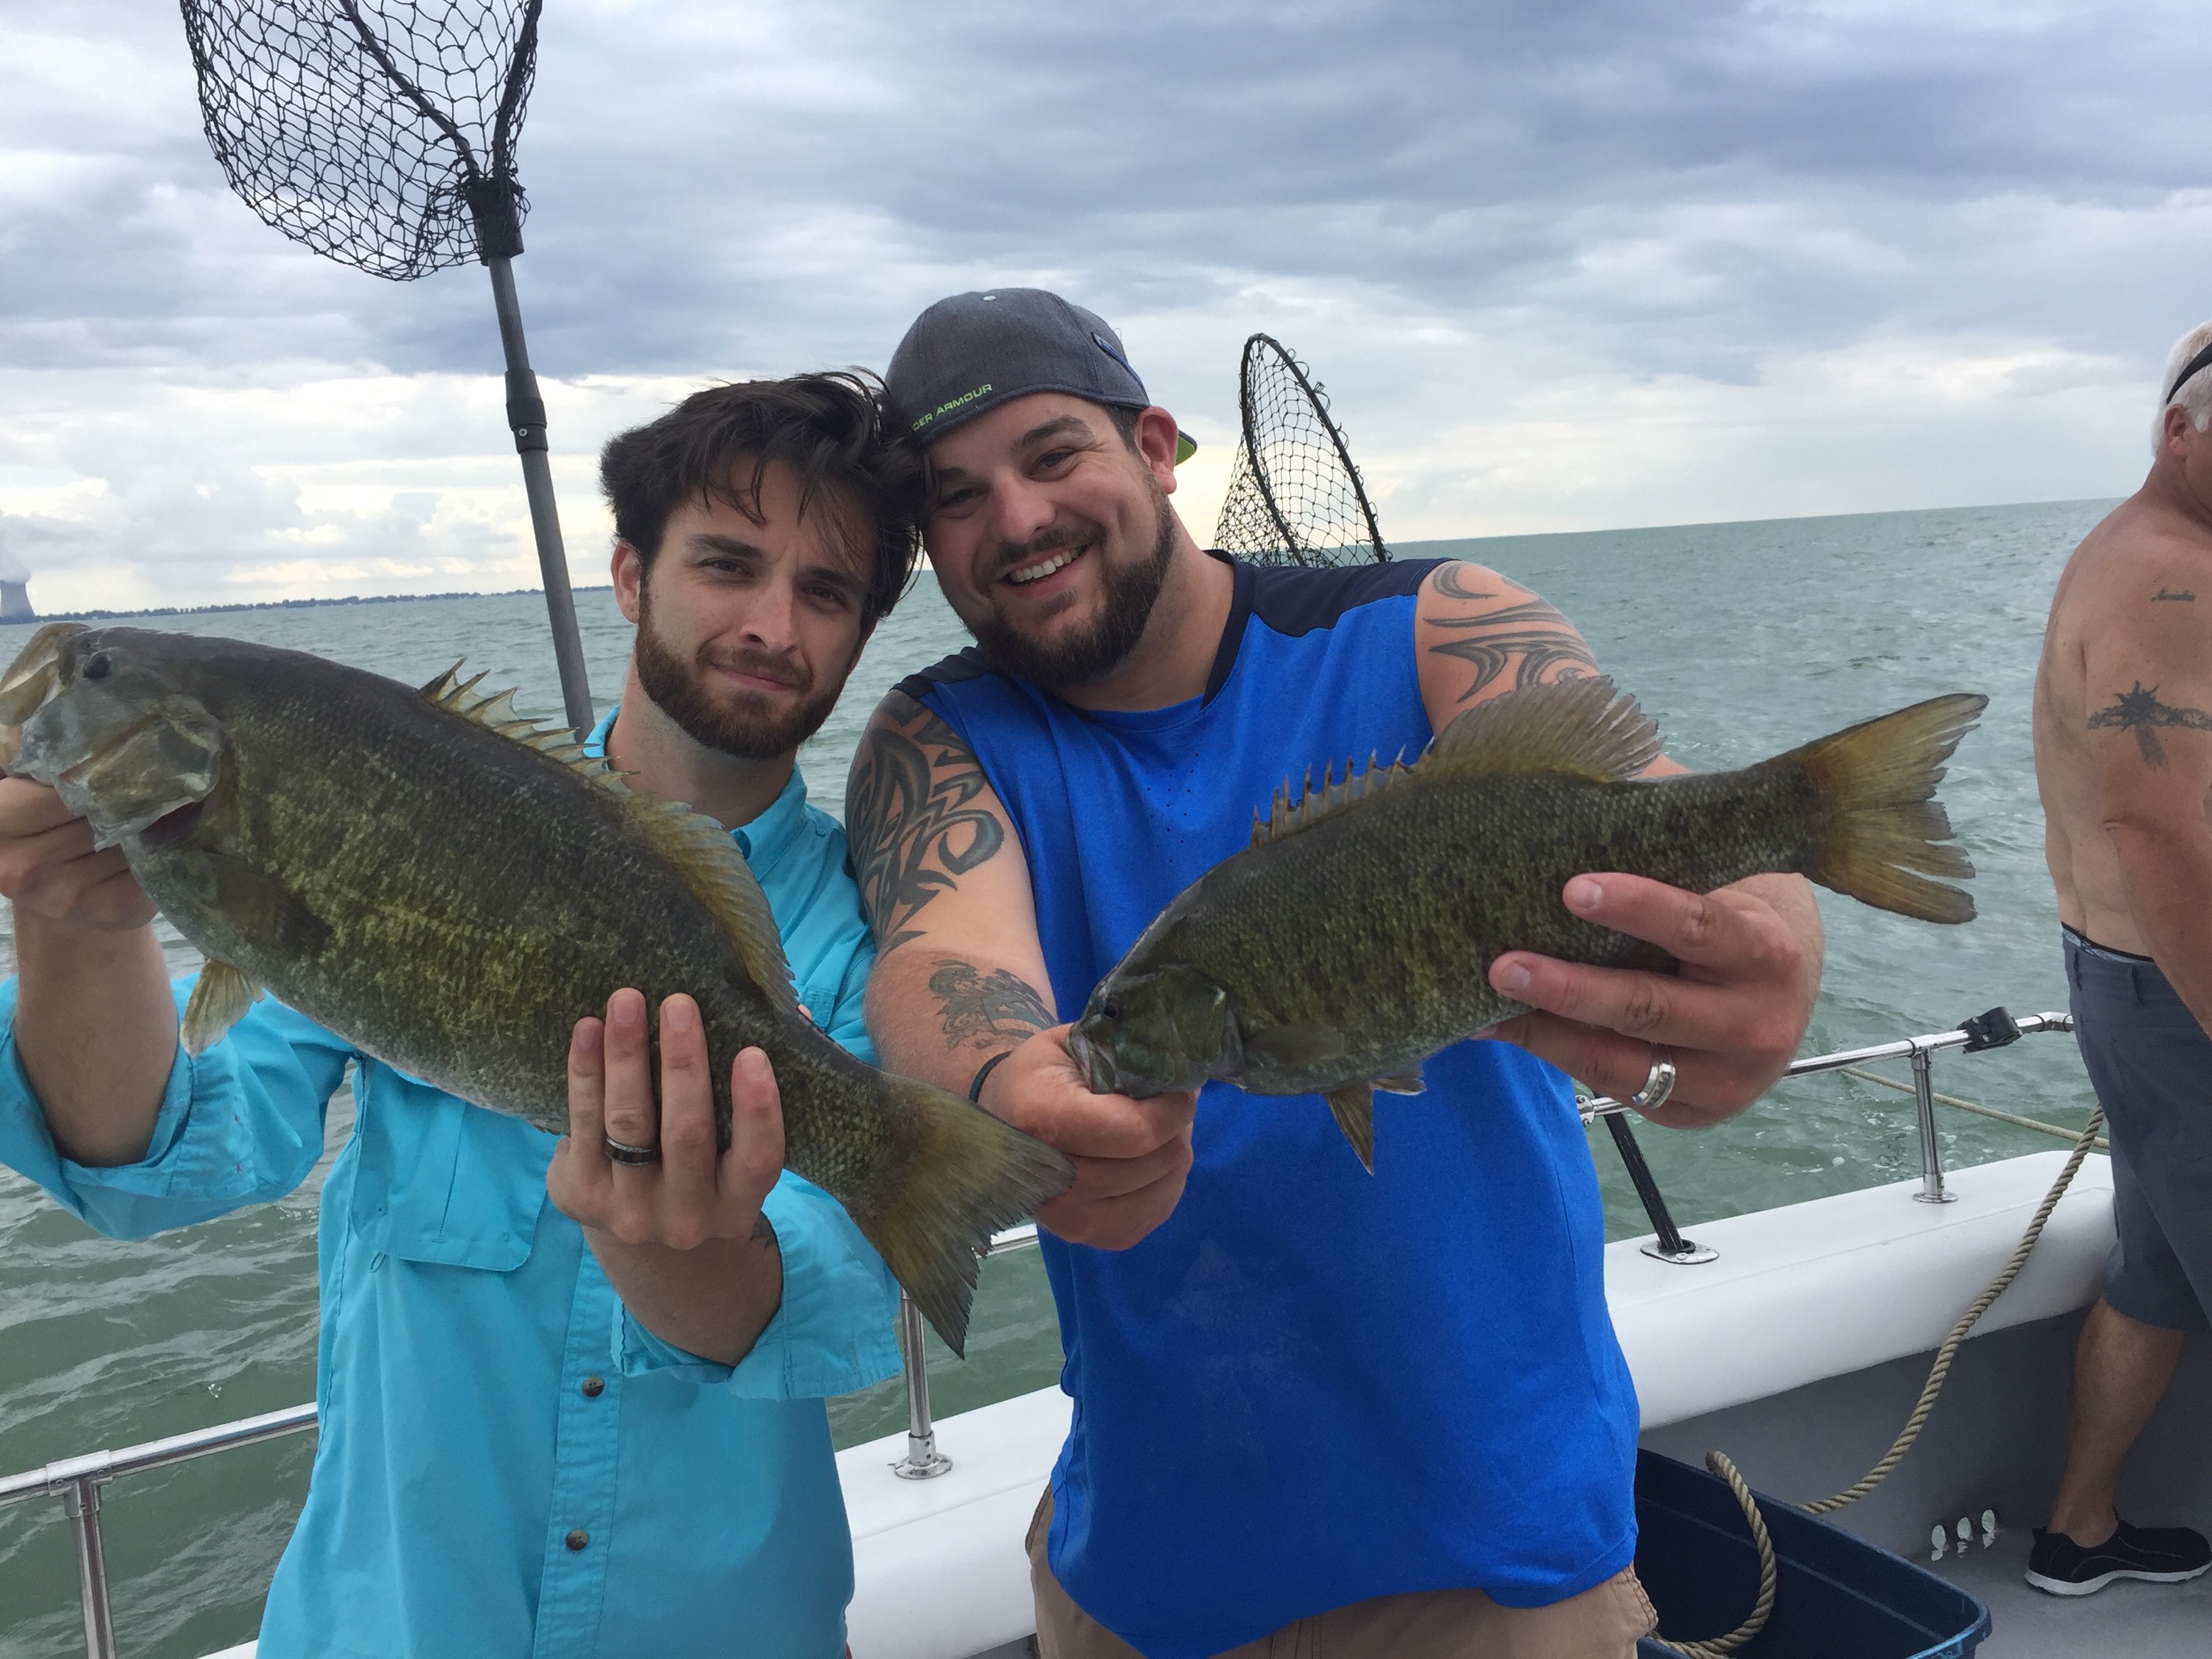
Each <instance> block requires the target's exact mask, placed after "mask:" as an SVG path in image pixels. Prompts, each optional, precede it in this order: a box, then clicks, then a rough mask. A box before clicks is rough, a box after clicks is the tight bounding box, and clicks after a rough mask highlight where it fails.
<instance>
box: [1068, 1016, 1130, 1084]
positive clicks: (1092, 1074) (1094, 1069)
mask: <svg viewBox="0 0 2212 1659" xmlns="http://www.w3.org/2000/svg"><path fill="white" fill-rule="evenodd" d="M1067 1057H1068V1058H1069V1059H1070V1060H1073V1061H1074V1062H1075V1069H1076V1070H1077V1071H1079V1072H1080V1073H1083V1081H1084V1083H1085V1085H1086V1086H1087V1087H1088V1088H1089V1089H1090V1091H1091V1093H1092V1094H1094V1095H1111V1094H1119V1093H1120V1092H1121V1079H1120V1078H1119V1077H1118V1076H1117V1075H1116V1074H1115V1070H1114V1057H1113V1056H1112V1055H1111V1054H1108V1053H1107V1052H1106V1051H1105V1050H1104V1049H1103V1048H1099V1047H1098V1046H1097V1044H1096V1043H1094V1042H1091V1039H1090V1038H1088V1037H1086V1036H1084V1035H1083V1028H1082V1027H1081V1026H1077V1027H1075V1028H1074V1029H1073V1030H1071V1031H1069V1032H1068V1034H1067Z"/></svg>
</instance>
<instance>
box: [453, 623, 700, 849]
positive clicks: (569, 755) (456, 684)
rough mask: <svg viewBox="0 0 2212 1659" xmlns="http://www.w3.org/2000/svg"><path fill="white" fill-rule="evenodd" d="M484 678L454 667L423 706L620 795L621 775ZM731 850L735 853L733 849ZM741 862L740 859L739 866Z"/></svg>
mask: <svg viewBox="0 0 2212 1659" xmlns="http://www.w3.org/2000/svg"><path fill="white" fill-rule="evenodd" d="M482 679H483V674H481V673H479V674H471V676H470V677H469V678H467V679H463V678H461V665H460V664H459V663H455V664H454V665H453V666H452V667H451V668H448V669H447V671H445V672H444V673H442V674H441V675H439V676H438V678H436V679H435V680H432V681H431V682H430V683H429V684H428V685H426V686H424V687H423V688H422V694H421V695H422V699H423V701H424V702H428V703H429V704H430V705H431V706H432V707H433V708H442V709H444V710H445V711H446V712H447V714H459V716H460V717H461V718H462V719H463V720H474V721H475V722H476V723H477V725H478V726H489V727H490V728H491V729H492V730H493V731H495V732H498V733H499V734H500V736H501V737H502V738H513V739H514V741H515V742H517V743H520V744H526V745H527V746H529V747H530V748H532V749H535V750H538V753H539V754H541V755H550V756H551V757H553V758H554V759H555V760H557V761H565V762H567V763H568V764H569V765H570V766H571V767H573V768H574V769H575V770H577V771H579V772H581V773H583V774H584V775H586V777H589V778H591V779H592V780H594V781H597V782H599V783H603V784H605V785H608V786H609V787H611V788H614V789H616V790H617V791H620V790H621V789H622V787H623V784H622V775H621V774H620V773H618V772H615V771H613V770H611V769H609V768H608V767H607V765H606V764H605V763H604V762H602V761H600V760H599V759H597V758H596V757H593V756H592V755H591V754H590V753H588V752H587V751H586V750H585V748H584V745H583V744H580V743H578V742H577V741H576V734H575V733H574V732H571V731H569V730H568V727H566V726H541V725H539V724H538V722H537V721H536V720H532V719H531V718H530V717H529V716H528V715H527V714H516V713H515V712H514V688H513V686H509V687H507V690H504V691H495V692H493V693H491V694H490V695H489V696H486V695H484V694H483V692H480V691H478V690H477V689H476V688H477V682H478V681H480V680H482ZM732 850H734V849H732ZM743 861H744V860H742V859H741V860H739V862H740V863H742V862H743Z"/></svg>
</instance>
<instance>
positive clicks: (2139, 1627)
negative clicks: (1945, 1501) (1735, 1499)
mask: <svg viewBox="0 0 2212 1659" xmlns="http://www.w3.org/2000/svg"><path fill="white" fill-rule="evenodd" d="M2027 1545H2028V1537H2027V1533H2026V1532H2025V1531H2012V1530H2007V1531H2005V1532H2002V1533H2000V1534H1998V1535H1997V1541H1996V1543H1994V1544H1992V1545H1991V1546H1990V1547H1989V1548H1987V1549H1985V1550H1984V1549H1975V1550H1970V1551H1969V1552H1968V1553H1966V1554H1965V1555H1954V1556H1952V1557H1951V1558H1950V1559H1948V1560H1947V1561H1945V1562H1944V1563H1943V1564H1942V1565H1941V1566H1936V1565H1932V1564H1929V1571H1934V1572H1938V1573H1941V1574H1942V1576H1943V1577H1946V1578H1948V1579H1949V1580H1950V1581H1951V1582H1952V1583H1954V1584H1956V1585H1958V1586H1959V1588H1960V1589H1963V1590H1965V1591H1966V1592H1967V1593H1968V1594H1970V1595H1978V1596H1979V1597H1981V1599H1982V1600H1983V1601H1984V1602H1986V1603H1987V1604H1988V1606H1989V1609H1990V1636H1989V1639H1988V1640H1987V1641H1986V1642H1984V1643H1983V1644H1982V1646H1981V1648H1980V1650H1979V1652H1980V1653H1981V1654H1983V1655H1986V1656H1987V1659H2083V1656H2087V1655H2106V1654H2110V1655H2116V1656H2118V1655H2124V1656H2126V1659H2203V1656H2204V1655H2205V1654H2206V1653H2207V1652H2212V1573H2207V1574H2206V1575H2205V1576H2204V1577H2202V1578H2196V1579H2191V1581H2190V1582H2189V1583H2186V1584H2141V1583H2130V1582H2127V1581H2122V1582H2121V1583H2117V1584H2112V1585H2109V1586H2107V1587H2106V1589H2101V1590H2100V1591H2098V1592H2097V1593H2096V1594H2095V1595H2084V1596H2080V1597H2077V1598H2073V1599H2069V1598H2067V1597H2064V1596H2057V1595H2045V1594H2043V1592H2042V1591H2040V1590H2036V1589H2029V1588H2028V1586H2027V1583H2026V1582H2025V1581H2024V1580H2023V1579H2022V1578H2021V1571H2022V1570H2023V1569H2025V1568H2026V1567H2027ZM1924 1559H1925V1558H1924V1557H1923V1561H1924Z"/></svg>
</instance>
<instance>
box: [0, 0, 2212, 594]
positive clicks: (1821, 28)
mask: <svg viewBox="0 0 2212 1659" xmlns="http://www.w3.org/2000/svg"><path fill="white" fill-rule="evenodd" d="M205 3H208V4H210V5H213V4H215V3H217V0H205ZM220 3H223V4H229V5H236V4H239V3H243V0H220ZM264 3H272V4H273V3H275V0H264ZM327 3H328V0H289V4H291V5H292V6H293V7H294V9H296V10H301V11H308V12H313V11H317V10H319V9H324V8H325V5H326V4H327ZM363 3H364V5H365V7H366V9H368V11H369V12H370V13H372V14H374V13H377V12H380V11H393V10H398V9H400V8H399V7H398V4H397V0H363ZM449 3H458V4H459V5H460V6H461V8H462V9H467V8H468V4H469V0H425V3H424V5H423V7H422V9H423V10H424V11H426V12H430V11H441V10H443V9H446V7H447V4H449ZM2208 58H2212V50H2209V49H2208V46H2207V42H2206V37H2205V34H2204V31H2203V9H2202V7H2201V6H2185V5H2183V4H2178V3H2176V4H2166V3H2158V0H2133V3H2130V4H2127V5H2125V6H2121V5H2118V4H2112V5H2101V6H2100V5H2075V4H2045V3H2038V0H2002V3H1989V0H1941V3H1935V4H1931V3H1929V0H1832V3H1796V0H1767V3H1734V4H1729V3H1712V0H1676V3H1669V4H1665V5H1655V4H1650V3H1648V0H1644V3H1638V0H1616V3H1572V0H1443V3H1394V0H1363V3H1343V4H1340V3H1308V0H1274V3H1268V4H1264V5H1262V4H1258V3H1250V0H1237V3H1229V0H1174V3H1152V0H1123V3H1120V4H1117V5H1114V6H1110V7H1109V6H1099V5H1094V4H1082V5H1078V4H1061V3H1052V0H935V3H933V4H930V5H927V6H919V5H915V4H912V3H907V0H630V3H624V0H547V3H546V8H545V15H544V24H543V42H542V47H541V52H540V57H539V67H538V85H537V90H536V93H535V94H534V96H533V98H532V102H531V105H530V108H529V114H528V122H527V125H526V130H525V131H524V134H523V138H522V143H521V145H520V168H521V173H522V177H523V179H524V180H525V181H526V184H527V185H528V187H529V191H530V195H531V202H532V210H531V217H530V220H529V223H528V227H527V229H526V237H527V240H528V244H529V251H528V252H527V253H526V255H525V256H524V257H523V258H521V259H520V261H519V262H518V264H517V272H518V276H519V280H520V285H521V289H522V295H523V302H524V306H525V310H526V316H527V318H528V321H529V325H530V330H531V343H532V355H533V356H534V357H535V358H536V360H537V362H538V367H539V368H540V370H541V372H542V374H544V377H545V383H546V385H545V389H546V394H547V400H548V403H549V404H550V409H551V411H552V414H551V419H552V438H553V447H554V452H555V465H556V477H557V479H558V482H559V485H560V489H561V495H562V513H563V517H564V520H565V522H566V526H567V529H568V538H569V546H570V552H571V558H572V562H574V565H575V567H576V568H577V573H578V580H580V581H586V582H589V581H600V580H605V576H604V574H603V573H604V569H605V548H606V539H607V535H606V521H605V515H604V513H603V512H602V510H601V508H600V507H599V503H598V501H597V499H596V496H595V493H594V489H593V475H592V460H591V458H592V453H593V452H594V450H595V449H596V447H597V446H598V444H599V442H600V441H602V440H604V439H605V437H606V436H607V435H609V434H610V433H611V432H613V431H615V430H617V429H619V428H621V427H623V426H624V425H627V424H629V423H632V422H635V421H637V420H639V419H641V418H646V417H648V416H650V415H651V414H653V412H655V411H656V410H659V408H661V407H663V406H665V404H667V403H668V402H669V401H671V400H672V399H673V398H676V397H678V396H680V395H681V394H682V393H683V392H684V391H686V390H688V389H690V388H691V387H693V386H696V385H699V384H701V383H702V382H703V381H706V380H711V379H716V378H728V377H733V376H742V375H748V374H774V373H783V372H788V371H792V370H796V369H800V368H817V367H822V366H825V365H832V364H842V363H864V364H871V365H880V364H881V363H882V362H884V360H885V359H886V358H887V357H888V356H889V355H890V349H891V347H892V346H893V344H895V343H896V340H897V338H898V336H899V334H900V332H901V331H902V329H903V328H904V326H905V325H906V323H907V322H908V320H909V319H910V318H911V317H912V315H913V314H914V313H915V311H916V310H918V309H919V308H920V307H921V306H923V305H925V304H927V303H928V302H929V301H932V300H933V299H936V298H937V297H939V295H944V294H945V293H949V292H952V291H955V290H957V289H965V288H970V287H978V286H989V285H997V284H1009V283H1036V284H1041V285H1045V286H1050V287H1054V288H1057V289H1060V291H1062V292H1063V293H1066V294H1067V295H1070V296H1071V297H1073V298H1076V299H1079V300H1080V301H1082V302H1084V303H1085V304H1088V305H1090V306H1091V307H1093V308H1094V309H1096V310H1098V311H1100V312H1102V313H1104V314H1105V315H1106V316H1107V317H1108V318H1109V319H1111V320H1113V321H1114V322H1115V324H1116V325H1117V326H1118V327H1119V328H1120V329H1121V332H1122V334H1123V336H1124V337H1125V339H1126V340H1127V343H1128V345H1129V349H1130V351H1131V355H1132V356H1133V361H1134V362H1135V363H1136V365H1137V367H1138V368H1139V370H1140V371H1141V372H1143V373H1144V374H1145V375H1146V379H1147V381H1148V383H1149V385H1150V386H1151V389H1152V393H1153V395H1154V396H1155V397H1156V398H1158V400H1159V401H1161V402H1162V403H1164V404H1167V405H1168V406H1169V407H1170V408H1171V409H1172V410H1175V411H1176V414H1177V415H1178V416H1180V417H1181V418H1182V422H1183V424H1184V425H1185V426H1186V427H1187V428H1188V429H1189V430H1190V431H1192V432H1193V433H1194V434H1195V435H1197V436H1198V438H1199V439H1200V441H1201V444H1202V445H1203V450H1202V453H1201V454H1200V456H1199V458H1198V459H1196V460H1194V462H1193V463H1191V464H1190V465H1189V466H1188V467H1187V468H1186V470H1185V471H1186V483H1185V491H1184V494H1183V495H1182V497H1181V498H1180V499H1181V501H1182V505H1183V506H1184V508H1185V513H1186V517H1187V518H1188V519H1189V520H1190V521H1191V522H1192V523H1193V525H1194V528H1197V529H1198V530H1199V531H1200V533H1201V535H1203V534H1204V532H1206V530H1208V529H1210V528H1211V526H1212V521H1213V516H1214V513H1215V510H1216V508H1217V507H1218V502H1219V499H1220V495H1221V492H1222V489H1223V488H1224V485H1225V479H1226V471H1227V464H1228V460H1229V457H1230V452H1231V445H1232V442H1233V439H1234V422H1235V414H1236V387H1235V366H1236V362H1237V350H1238V347H1239V345H1240V343H1241V342H1242V341H1243V337H1244V336H1245V335H1246V334H1248V333H1249V332H1251V331H1253V330H1255V329H1266V330H1267V331H1270V332H1273V333H1274V334H1276V335H1278V336H1279V337H1282V338H1283V339H1285V340H1286V341H1287V342H1289V343H1291V345H1292V346H1293V347H1295V348H1296V349H1297V350H1298V352H1299V353H1300V354H1301V356H1304V357H1305V358H1306V359H1307V360H1309V361H1310V362H1311V363H1312V364H1313V365H1314V367H1315V368H1316V371H1317V373H1318V374H1319V375H1320V376H1321V378H1322V380H1324V381H1326V383H1327V385H1328V388H1329V391H1330V393H1331V396H1332V398H1333V399H1334V405H1335V409H1336V412H1337V413H1338V415H1339V416H1340V418H1341V420H1342V422H1343V423H1344V425H1345V427H1346V430H1347V431H1348V433H1349V435H1350V437H1351V441H1352V448H1353V453H1354V454H1355V455H1356V456H1358V458H1359V459H1360V461H1361V464H1362V465H1363V467H1364V470H1365V471H1366V473H1367V476H1368V480H1369V483H1370V487H1371V489H1373V491H1374V493H1375V495H1376V497H1377V501H1378V507H1379V511H1380V513H1381V517H1382V522H1383V530H1384V532H1385V534H1386V535H1388V536H1389V537H1390V538H1392V539H1394V540H1413V539H1417V538H1427V537H1437V536H1452V535H1480V534H1488V533H1498V532H1528V531H1543V530H1568V529H1588V528H1598V527H1607V526H1628V525H1645V524H1666V523H1683V522H1703V521H1709V520H1724V519H1743V518H1762V517H1778V516H1786V515H1793V514H1802V513H1844V512H1866V511H1879V510H1887V509H1893V508H1905V507H1934V506H1949V505H1964V504H1970V503H1978V502H1991V501H2035V500H2053V499H2065V498H2074V497H2084V496H2098V495H2119V494H2124V493H2125V492H2126V491H2128V490H2129V489H2132V488H2133V487H2134V486H2135V484H2136V483H2137V482H2138V481H2139V479H2140V477H2141V474H2142V470H2143V465H2144V463H2145V460H2146V459H2147V449H2146V445H2147V435H2148V423H2149V422H2148V414H2149V408H2150V404H2151V401H2152V399H2153V397H2154V392H2153V389H2152V385H2151V383H2152V381H2153V380H2154V379H2155V377H2156V375H2157V373H2158V369H2159V367H2160V364H2161V362H2163V359H2164V356H2165V353H2166V349H2167V347H2168V346H2169V345H2170V344H2171V343H2172V341H2173V339H2174V338H2175V337H2177V336H2178V335H2179V333H2180V332H2181V331H2183V330H2184V329H2185V328H2186V327H2188V326H2189V325H2191V324H2193V323H2195V322H2197V321H2198V320H2199V319H2202V318H2203V317H2205V316H2207V315H2212V259H2208V258H2207V254H2208V251H2212V143H2208V139H2212V118H2208V117H2207V114H2206V110H2207V107H2208V103H2207V100H2206V97H2205V94H2204V71H2205V69H2206V67H2207V63H2208ZM0 65H4V69H0V560H5V561H9V562H20V563H21V564H23V565H25V566H27V567H28V568H30V569H31V570H32V571H33V589H32V592H33V599H35V600H36V601H37V602H38V603H40V605H42V606H44V607H46V608H48V609H60V608H64V607H67V606H76V605H109V606H127V605H163V604H191V603H200V602H206V601H210V600H226V599H262V598H283V597H300V596H308V595H335V594H342V593H378V592H433V591H441V590H447V589H497V588H507V587H515V586H531V585H534V583H535V580H536V576H535V563H534V560H533V558H532V553H531V550H530V543H529V538H528V533H527V526H526V519H525V516H524V512H523V507H522V497H521V490H520V483H519V476H518V473H517V470H516V467H515V462H514V459H513V451H512V449H511V448H510V447H508V445H507V439H506V435H505V430H504V425H503V422H502V419H501V413H500V404H501V388H500V385H499V381H498V377H497V374H496V370H497V368H498V357H497V341H496V337H495V333H494V331H493V327H492V319H491V313H490V300H489V288H488V285H487V283H486V280H485V276H484V273H483V270H481V269H480V268H478V267H476V266H473V265H470V266H464V267H461V268H459V269H454V270H445V271H441V272H440V273H438V274H435V275H434V276H428V277H427V278H425V279H423V280H422V281H419V282H415V283H391V282H386V281H382V280H380V279H377V278H375V277H372V276H367V275H364V274H362V272H360V271H357V270H349V269H346V268H344V267H343V266H340V265H338V264H334V263H331V261H328V260H326V259H322V258H317V257H316V256H314V255H313V254H312V253H310V252H307V250H306V249H304V248H301V247H299V246H295V245H294V244H293V243H291V242H289V241H288V240H285V239H284V238H283V236H282V235H280V234H278V233H277V232H276V231H274V230H271V229H270V228H267V227H266V226H264V224H262V223H261V222H259V221H258V219H257V218H256V217H255V216H253V214H252V212H251V211H249V210H248V209H247V208H246V206H245V205H244V204H241V203H240V201H239V200H238V199H237V198H236V197H234V196H233V195H232V194H231V193H230V192H229V191H228V187H227V186H226V185H225V182H224V179H223V176H222V173H221V171H220V170H219V169H218V167H217V166H216V162H215V161H214V160H213V159H212V157H211V156H210V153H209V149H208V147H207V143H206V142H205V140H204V137H203V136H202V133H201V130H200V119H199V112H198V108H197V104H196V101H195V95H194V82H193V75H192V69H191V59H190V57H189V55H188V53H187V52H186V49H185V32H184V28H183V26H182V23H181V21H179V16H178V15H177V13H176V11H175V10H174V9H165V8H164V7H162V6H160V5H157V4H149V3H146V0H74V3H72V0H0Z"/></svg>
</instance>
